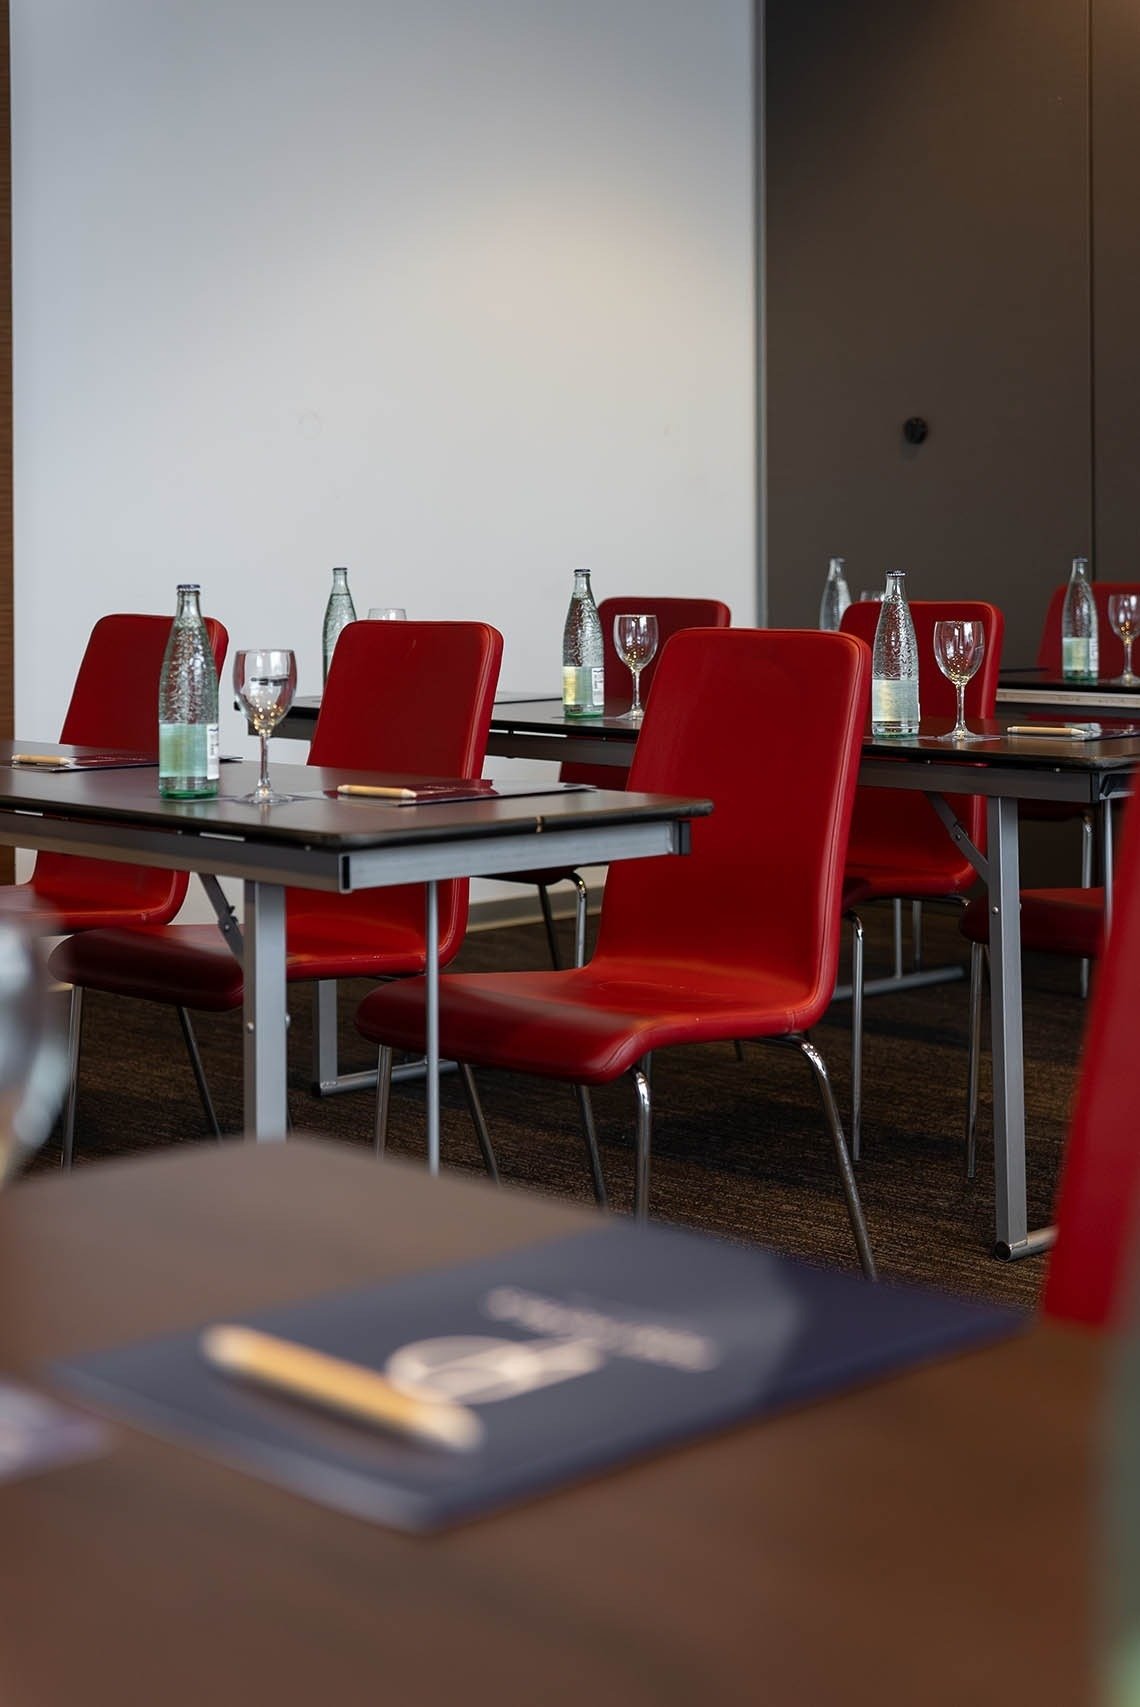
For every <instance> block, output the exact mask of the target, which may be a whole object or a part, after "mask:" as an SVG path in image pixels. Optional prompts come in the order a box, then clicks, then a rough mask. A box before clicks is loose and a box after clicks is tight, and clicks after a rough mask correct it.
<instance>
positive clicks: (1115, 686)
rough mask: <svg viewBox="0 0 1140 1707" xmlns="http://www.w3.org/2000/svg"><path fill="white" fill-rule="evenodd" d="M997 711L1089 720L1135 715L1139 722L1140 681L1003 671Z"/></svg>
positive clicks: (1005, 713) (1041, 672)
mask: <svg viewBox="0 0 1140 1707" xmlns="http://www.w3.org/2000/svg"><path fill="white" fill-rule="evenodd" d="M997 704H998V710H999V711H1000V712H1001V713H1002V714H1003V715H1009V716H1011V717H1016V716H1017V715H1018V714H1019V713H1022V712H1024V713H1026V714H1028V715H1031V716H1033V717H1038V718H1040V717H1059V718H1064V719H1066V720H1069V721H1071V720H1074V719H1079V720H1081V721H1083V722H1089V721H1090V720H1092V719H1097V718H1102V717H1103V718H1118V719H1119V718H1122V717H1123V718H1129V719H1132V718H1135V719H1136V720H1137V721H1138V722H1140V682H1138V683H1137V684H1136V686H1135V687H1127V686H1121V684H1120V682H1118V681H1116V680H1115V679H1114V678H1112V677H1105V678H1104V679H1102V680H1100V681H1096V682H1067V681H1064V680H1063V679H1062V678H1061V677H1060V676H1052V675H1050V674H1049V673H1048V672H1047V671H1045V670H1039V669H1023V670H1003V671H1002V672H1001V675H1000V676H999V678H998V690H997Z"/></svg>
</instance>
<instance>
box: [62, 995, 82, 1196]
mask: <svg viewBox="0 0 1140 1707" xmlns="http://www.w3.org/2000/svg"><path fill="white" fill-rule="evenodd" d="M82 1031H83V991H82V990H81V989H80V987H79V985H78V984H73V985H72V986H71V1000H70V1002H69V1004H68V1011H67V1103H66V1105H65V1107H64V1112H63V1145H62V1149H61V1151H60V1158H59V1164H60V1167H62V1168H69V1167H70V1166H71V1164H72V1161H73V1159H74V1155H75V1106H76V1103H77V1102H78V1100H79V1044H80V1037H81V1034H82Z"/></svg>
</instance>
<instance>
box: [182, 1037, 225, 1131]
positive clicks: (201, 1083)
mask: <svg viewBox="0 0 1140 1707" xmlns="http://www.w3.org/2000/svg"><path fill="white" fill-rule="evenodd" d="M178 1023H179V1025H180V1026H181V1027H182V1037H183V1040H184V1041H185V1044H186V1053H187V1054H188V1055H189V1057H190V1070H191V1071H192V1073H193V1074H194V1083H195V1084H196V1085H197V1087H198V1096H199V1098H200V1099H201V1103H202V1108H203V1109H204V1111H205V1115H206V1119H207V1120H208V1121H209V1123H210V1131H211V1132H212V1133H213V1134H214V1137H215V1138H217V1139H218V1141H219V1142H220V1141H221V1136H222V1129H221V1127H220V1126H219V1125H218V1117H217V1115H216V1114H215V1113H214V1099H213V1098H212V1097H211V1095H210V1087H209V1085H208V1084H207V1083H206V1074H205V1071H204V1069H203V1067H202V1056H201V1054H200V1052H199V1049H198V1039H197V1038H196V1037H195V1036H194V1027H193V1025H192V1024H191V1020H190V1015H189V1013H188V1011H187V1010H186V1009H185V1008H179V1010H178Z"/></svg>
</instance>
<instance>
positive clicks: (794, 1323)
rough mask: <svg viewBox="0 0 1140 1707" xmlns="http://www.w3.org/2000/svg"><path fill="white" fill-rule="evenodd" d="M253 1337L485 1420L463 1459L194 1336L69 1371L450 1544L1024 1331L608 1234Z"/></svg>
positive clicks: (830, 1280)
mask: <svg viewBox="0 0 1140 1707" xmlns="http://www.w3.org/2000/svg"><path fill="white" fill-rule="evenodd" d="M241 1319H242V1320H243V1321H244V1322H245V1323H246V1324H247V1325H249V1326H254V1327H258V1328H261V1329H263V1330H264V1331H266V1332H267V1333H273V1334H277V1335H280V1336H282V1337H284V1338H286V1339H290V1340H296V1341H298V1342H300V1343H303V1344H305V1345H309V1346H313V1347H316V1348H318V1349H319V1350H321V1351H324V1352H327V1353H329V1354H331V1355H333V1356H337V1357H343V1358H348V1359H350V1360H351V1361H353V1362H355V1363H360V1364H364V1365H366V1366H368V1367H370V1368H373V1369H377V1370H381V1371H383V1372H384V1373H386V1374H387V1375H388V1376H389V1377H390V1378H391V1379H393V1380H396V1381H397V1382H398V1383H399V1382H404V1383H411V1384H412V1385H423V1384H424V1383H427V1384H428V1385H429V1386H431V1387H432V1388H433V1389H434V1390H436V1391H441V1392H447V1393H448V1394H449V1395H450V1396H452V1397H455V1398H458V1399H460V1400H462V1401H463V1402H464V1403H466V1404H469V1405H471V1406H472V1408H473V1409H474V1410H475V1411H476V1413H477V1414H478V1415H479V1416H480V1417H481V1419H482V1421H483V1423H484V1425H485V1439H484V1443H483V1445H482V1446H481V1447H480V1448H479V1449H478V1450H477V1451H475V1452H472V1453H455V1452H448V1451H444V1450H442V1449H439V1448H433V1447H430V1446H423V1445H418V1444H414V1443H410V1442H408V1441H406V1440H403V1439H400V1438H397V1437H395V1436H389V1435H384V1434H381V1433H379V1432H377V1431H373V1430H370V1429H367V1428H365V1427H363V1426H357V1425H355V1424H352V1423H349V1422H342V1421H340V1420H337V1419H334V1418H332V1417H330V1416H326V1415H324V1414H323V1413H320V1412H318V1411H316V1410H313V1409H311V1408H309V1407H306V1406H305V1405H303V1404H301V1403H299V1402H297V1401H294V1400H291V1399H287V1398H283V1397H278V1396H276V1395H271V1394H269V1393H266V1392H264V1391H260V1392H259V1391H257V1390H255V1389H253V1388H250V1387H245V1386H243V1385H241V1384H240V1383H239V1382H236V1381H234V1380H233V1379H232V1378H230V1377H227V1376H225V1375H222V1374H219V1373H216V1372H215V1371H214V1370H212V1369H211V1368H210V1367H209V1366H208V1365H207V1364H206V1363H205V1361H204V1360H203V1358H202V1355H201V1351H200V1348H199V1335H198V1332H191V1333H178V1334H172V1335H168V1336H165V1337H163V1338H161V1339H154V1340H148V1341H145V1342H143V1343H141V1344H134V1345H127V1346H122V1347H118V1348H115V1349H112V1350H108V1351H103V1352H98V1353H95V1354H93V1355H89V1356H85V1357H81V1358H77V1359H75V1360H73V1361H70V1362H67V1363H63V1364H59V1365H56V1366H55V1367H54V1369H53V1374H54V1375H55V1376H56V1377H57V1378H58V1379H60V1380H61V1381H63V1382H64V1384H65V1385H66V1386H68V1387H69V1388H71V1389H73V1390H74V1391H75V1392H76V1393H77V1394H79V1395H81V1396H85V1397H87V1398H88V1399H89V1400H91V1401H92V1402H93V1403H95V1404H96V1406H97V1407H98V1408H100V1409H109V1410H111V1411H112V1412H116V1413H119V1414H120V1415H122V1416H123V1417H125V1418H126V1419H128V1420H129V1421H131V1422H133V1423H135V1424H138V1425H139V1426H141V1427H143V1428H147V1429H151V1430H153V1431H155V1432H157V1433H160V1434H164V1435H168V1436H173V1437H175V1438H177V1439H179V1440H181V1441H183V1442H185V1443H188V1444H191V1445H197V1446H200V1447H202V1448H204V1449H206V1450H208V1451H210V1452H212V1453H214V1454H215V1455H217V1456H219V1457H221V1458H224V1459H226V1460H227V1461H229V1462H230V1463H233V1464H236V1465H239V1466H240V1467H242V1468H243V1469H246V1470H248V1471H250V1472H251V1473H253V1474H255V1475H258V1476H262V1477H264V1478H266V1479H268V1480H270V1481H274V1482H277V1483H280V1484H282V1485H284V1486H286V1487H289V1488H291V1489H293V1490H294V1491H295V1492H297V1493H300V1494H304V1495H306V1496H308V1497H309V1498H311V1499H315V1500H318V1501H320V1502H322V1503H324V1504H326V1505H329V1506H333V1507H335V1508H337V1509H338V1510H341V1511H346V1512H351V1513H353V1514H355V1515H356V1516H359V1517H363V1518H367V1519H371V1520H372V1521H374V1522H378V1523H386V1524H391V1525H394V1526H396V1527H398V1528H401V1529H414V1530H430V1529H436V1528H440V1527H442V1526H445V1525H447V1524H450V1523H454V1522H457V1521H459V1520H461V1519H465V1518H468V1517H471V1516H474V1515H476V1514H477V1513H480V1512H485V1511H489V1510H492V1509H494V1508H496V1507H499V1506H502V1505H505V1504H508V1503H510V1502H513V1501H516V1500H520V1499H523V1498H527V1497H529V1496H532V1495H535V1494H539V1493H542V1492H544V1491H546V1490H548V1489H552V1488H555V1487H557V1486H559V1485H561V1484H563V1483H566V1482H568V1481H571V1480H576V1479H578V1478H580V1477H582V1476H584V1475H586V1474H588V1473H589V1472H590V1471H592V1470H599V1469H602V1468H606V1467H609V1466H612V1465H614V1464H617V1463H620V1462H622V1461H624V1460H627V1459H630V1458H633V1457H636V1456H638V1455H641V1454H644V1453H647V1452H650V1451H652V1450H655V1449H658V1448H661V1447H663V1446H666V1445H668V1444H670V1443H673V1442H677V1441H680V1440H682V1439H685V1438H690V1437H692V1436H695V1435H699V1434H701V1433H704V1432H706V1431H708V1430H710V1429H713V1428H716V1427H719V1426H723V1425H725V1424H727V1423H731V1422H734V1421H738V1420H740V1419H743V1418H747V1417H751V1416H755V1415H758V1414H760V1413H761V1412H764V1411H769V1410H772V1409H775V1408H778V1407H781V1408H782V1407H785V1406H788V1405H790V1404H794V1403H797V1402H802V1401H804V1400H808V1399H814V1398H818V1397H820V1396H821V1395H824V1394H827V1393H831V1392H833V1391H836V1390H838V1389H842V1388H844V1387H849V1386H852V1385H854V1384H857V1383H863V1382H866V1381H868V1380H871V1379H873V1378H875V1377H877V1376H881V1375H884V1374H886V1373H888V1372H890V1371H892V1370H896V1369H900V1368H903V1367H905V1366H907V1365H909V1364H912V1363H915V1362H918V1361H920V1360H923V1359H928V1358H932V1357H935V1356H940V1355H944V1354H946V1353H948V1352H950V1351H952V1350H955V1349H958V1348H962V1347H966V1346H969V1345H973V1344H978V1343H982V1342H985V1341H988V1340H992V1339H995V1338H998V1337H1000V1336H1002V1335H1005V1334H1008V1333H1011V1332H1013V1331H1014V1330H1015V1329H1016V1328H1017V1327H1018V1326H1019V1325H1020V1323H1021V1322H1022V1321H1023V1320H1024V1318H1023V1317H1022V1316H1020V1315H1019V1314H1018V1313H1017V1312H1014V1311H1012V1310H1007V1309H1003V1308H999V1307H997V1306H991V1305H983V1304H975V1303H971V1302H968V1301H965V1300H962V1299H958V1298H952V1297H948V1296H945V1295H943V1294H940V1293H933V1292H922V1291H918V1290H912V1289H909V1288H908V1289H904V1288H901V1287H893V1286H886V1285H883V1286H877V1287H876V1286H870V1285H868V1284H867V1283H866V1282H865V1281H863V1280H862V1279H860V1278H859V1277H858V1276H856V1275H853V1274H844V1273H837V1272H834V1271H830V1270H823V1269H816V1268H811V1267H809V1266H807V1265H806V1264H804V1263H800V1262H795V1261H793V1260H792V1259H790V1258H787V1257H783V1256H778V1255H776V1254H774V1253H773V1252H770V1251H764V1250H758V1249H755V1248H751V1247H743V1246H739V1245H733V1244H729V1243H727V1242H726V1241H724V1240H721V1239H716V1238H711V1237H708V1236H707V1235H703V1234H697V1233H690V1232H683V1231H680V1230H677V1229H673V1228H665V1227H659V1226H654V1227H649V1228H638V1227H635V1226H634V1225H632V1224H631V1223H629V1222H626V1221H618V1220H613V1221H608V1222H606V1223H605V1224H603V1225H602V1226H601V1227H599V1228H598V1229H596V1230H592V1231H590V1232H587V1233H581V1234H576V1235H574V1236H573V1237H571V1238H565V1239H559V1240H555V1241H551V1242H547V1243H544V1244H540V1245H531V1246H527V1247H525V1248H524V1249H522V1250H519V1251H515V1252H513V1253H510V1254H508V1255H506V1256H496V1257H492V1258H488V1259H486V1260H483V1261H479V1262H473V1263H465V1264H463V1265H462V1266H460V1267H455V1268H447V1269H433V1270H430V1271H428V1272H427V1273H423V1274H413V1275H409V1276H407V1277H405V1278H403V1279H399V1280H393V1281H387V1282H383V1283H380V1284H378V1285H375V1286H368V1287H365V1288H362V1289H360V1290H358V1291H352V1292H340V1293H336V1294H334V1295H331V1296H327V1297H322V1298H318V1299H315V1300H310V1301H308V1302H306V1303H302V1304H293V1305H289V1306H286V1307H282V1308H277V1309H273V1310H267V1311H264V1312H261V1313H259V1314H257V1315H256V1316H249V1317H244V1318H241Z"/></svg>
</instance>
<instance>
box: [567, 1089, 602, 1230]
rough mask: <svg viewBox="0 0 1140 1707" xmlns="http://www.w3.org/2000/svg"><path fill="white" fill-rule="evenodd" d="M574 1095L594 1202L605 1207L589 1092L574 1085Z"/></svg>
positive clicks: (599, 1158) (600, 1159)
mask: <svg viewBox="0 0 1140 1707" xmlns="http://www.w3.org/2000/svg"><path fill="white" fill-rule="evenodd" d="M574 1095H575V1096H576V1097H577V1099H578V1113H579V1115H580V1116H581V1119H582V1130H583V1132H584V1133H585V1134H586V1149H587V1150H588V1151H589V1155H590V1175H591V1178H592V1179H593V1182H594V1202H595V1203H596V1204H597V1205H598V1207H599V1209H604V1208H605V1207H606V1182H605V1178H604V1176H603V1174H602V1157H601V1152H600V1151H599V1149H598V1129H597V1127H596V1126H595V1125H594V1105H593V1103H592V1102H591V1101H590V1093H589V1091H588V1090H587V1089H586V1087H585V1085H575V1086H574Z"/></svg>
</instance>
